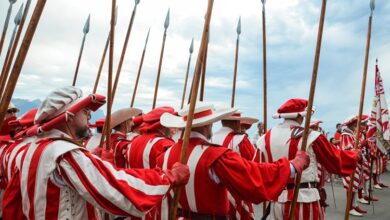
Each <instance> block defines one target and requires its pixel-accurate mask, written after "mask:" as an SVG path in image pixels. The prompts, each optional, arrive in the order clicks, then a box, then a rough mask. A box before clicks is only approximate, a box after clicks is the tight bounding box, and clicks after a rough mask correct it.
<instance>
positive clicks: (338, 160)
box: [257, 98, 358, 220]
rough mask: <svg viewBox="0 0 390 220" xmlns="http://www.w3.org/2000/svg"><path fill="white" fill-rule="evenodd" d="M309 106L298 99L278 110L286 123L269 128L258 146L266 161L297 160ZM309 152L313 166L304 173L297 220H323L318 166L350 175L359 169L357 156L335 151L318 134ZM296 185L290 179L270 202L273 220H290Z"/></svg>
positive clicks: (312, 134) (310, 141)
mask: <svg viewBox="0 0 390 220" xmlns="http://www.w3.org/2000/svg"><path fill="white" fill-rule="evenodd" d="M307 105H308V101H307V100H305V99H299V98H296V99H290V100H288V101H287V102H285V103H284V104H283V105H282V106H281V107H279V109H278V110H277V113H276V114H275V115H274V116H273V118H275V119H277V118H283V119H284V121H283V122H282V123H281V124H279V125H277V126H275V127H273V128H272V129H270V130H269V131H268V132H267V133H266V134H265V135H264V136H262V137H261V138H260V139H259V141H258V144H257V146H258V147H259V148H260V151H261V152H262V159H263V160H264V161H266V162H273V161H275V160H278V159H279V158H282V157H287V158H289V159H292V158H294V156H295V154H296V152H297V151H299V149H300V148H301V144H302V135H303V128H302V127H301V125H302V123H303V121H304V117H305V116H306V108H307ZM306 152H307V153H308V154H309V156H310V165H309V167H308V168H307V169H306V170H304V171H303V173H302V180H301V185H300V190H299V194H298V200H297V206H296V212H295V213H296V216H295V219H304V220H308V219H313V220H314V219H315V220H316V219H324V216H323V215H324V214H323V212H322V208H321V207H320V204H319V201H320V194H319V191H318V190H317V178H318V166H317V165H318V163H321V165H322V167H324V168H325V169H326V170H327V171H328V172H330V173H335V174H339V175H349V174H351V173H352V172H353V171H354V170H355V168H356V165H357V161H358V154H357V152H354V151H349V152H345V151H340V150H338V149H336V147H334V146H333V145H332V144H331V143H330V142H329V141H328V140H327V139H326V137H325V136H324V135H322V134H321V133H319V132H316V131H311V132H310V135H309V137H308V145H307V150H306ZM294 183H295V180H294V178H291V179H290V180H289V184H288V185H287V187H286V188H285V189H284V190H283V192H282V193H281V194H280V195H279V197H278V198H277V199H275V200H273V202H271V207H270V217H271V219H288V217H289V216H288V215H289V209H290V205H291V201H292V197H293V191H294V187H295V185H294ZM320 216H322V218H321V217H320Z"/></svg>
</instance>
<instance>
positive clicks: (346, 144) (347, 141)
mask: <svg viewBox="0 0 390 220" xmlns="http://www.w3.org/2000/svg"><path fill="white" fill-rule="evenodd" d="M354 144H355V137H354V133H353V131H351V130H350V129H348V128H344V129H343V132H342V134H341V143H340V147H341V149H342V150H344V151H349V150H352V149H353V148H354ZM361 177H362V167H361V165H360V164H359V165H358V166H357V167H356V170H355V172H354V177H353V189H352V191H353V192H356V191H357V190H358V187H359V184H360V182H361V181H360V180H361ZM350 180H351V178H350V176H343V186H344V188H345V189H348V187H349V183H350Z"/></svg>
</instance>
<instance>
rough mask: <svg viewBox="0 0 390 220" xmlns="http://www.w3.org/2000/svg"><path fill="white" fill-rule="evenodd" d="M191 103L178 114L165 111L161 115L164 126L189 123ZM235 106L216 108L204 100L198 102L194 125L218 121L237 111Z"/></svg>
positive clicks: (177, 125) (177, 126) (173, 126)
mask: <svg viewBox="0 0 390 220" xmlns="http://www.w3.org/2000/svg"><path fill="white" fill-rule="evenodd" d="M188 111H189V105H187V106H185V107H184V108H183V109H182V110H181V111H179V112H178V116H176V115H173V114H170V113H164V114H163V115H162V116H161V119H160V122H161V124H162V125H163V126H165V127H169V128H184V127H185V126H186V124H187V117H188ZM236 111H237V110H236V109H233V108H223V109H218V110H216V109H215V108H214V106H213V105H211V104H206V103H203V102H197V103H196V106H195V111H194V118H193V121H192V127H201V126H205V125H208V124H212V123H214V122H217V121H219V120H221V119H223V118H226V117H228V116H230V115H232V114H233V113H234V112H236Z"/></svg>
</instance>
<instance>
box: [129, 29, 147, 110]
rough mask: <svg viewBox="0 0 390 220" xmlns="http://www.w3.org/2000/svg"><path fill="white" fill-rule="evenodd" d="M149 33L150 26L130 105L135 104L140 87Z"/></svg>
mask: <svg viewBox="0 0 390 220" xmlns="http://www.w3.org/2000/svg"><path fill="white" fill-rule="evenodd" d="M149 34H150V28H149V30H148V35H146V40H145V46H144V50H143V51H142V56H141V61H140V63H139V66H138V72H137V78H136V80H135V85H134V89H133V95H132V97H131V104H130V107H133V106H134V102H135V96H136V94H137V89H138V83H139V78H140V77H141V71H142V66H143V64H144V58H145V53H146V46H147V45H148V41H149Z"/></svg>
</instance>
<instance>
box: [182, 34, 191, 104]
mask: <svg viewBox="0 0 390 220" xmlns="http://www.w3.org/2000/svg"><path fill="white" fill-rule="evenodd" d="M189 51H190V56H189V57H188V63H187V71H186V77H185V79H184V88H183V95H182V96H181V105H180V108H183V106H184V99H185V97H186V92H187V82H188V74H189V72H190V66H191V56H192V52H194V38H192V41H191V45H190V49H189Z"/></svg>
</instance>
